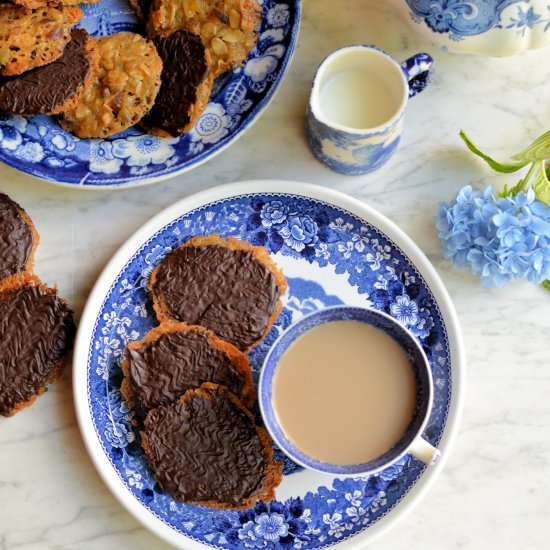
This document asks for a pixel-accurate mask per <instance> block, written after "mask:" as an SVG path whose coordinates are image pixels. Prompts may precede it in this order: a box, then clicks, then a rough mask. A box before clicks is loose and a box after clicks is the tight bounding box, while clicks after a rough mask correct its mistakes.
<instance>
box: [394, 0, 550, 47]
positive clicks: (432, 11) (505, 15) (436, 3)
mask: <svg viewBox="0 0 550 550" xmlns="http://www.w3.org/2000/svg"><path fill="white" fill-rule="evenodd" d="M392 2H393V4H394V5H395V6H396V8H397V9H398V10H399V11H400V13H401V14H402V15H403V17H404V18H405V19H406V20H407V21H408V22H409V23H410V24H411V26H412V27H413V28H414V29H415V30H416V31H417V32H419V33H420V34H421V35H422V36H423V37H424V38H426V39H427V40H429V41H430V42H432V44H434V45H436V46H438V47H440V48H442V49H444V50H447V51H450V52H457V53H471V54H480V55H490V56H505V55H515V54H518V53H521V52H524V51H526V50H530V49H535V48H540V47H542V46H546V45H548V44H550V1H547V0H392Z"/></svg>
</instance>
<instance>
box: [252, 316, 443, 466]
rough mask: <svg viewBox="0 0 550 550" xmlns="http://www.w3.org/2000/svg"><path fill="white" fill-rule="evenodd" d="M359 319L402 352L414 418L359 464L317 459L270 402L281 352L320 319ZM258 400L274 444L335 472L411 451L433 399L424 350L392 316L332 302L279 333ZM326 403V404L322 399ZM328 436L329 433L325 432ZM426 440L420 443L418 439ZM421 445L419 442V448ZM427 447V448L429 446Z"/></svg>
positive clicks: (431, 458)
mask: <svg viewBox="0 0 550 550" xmlns="http://www.w3.org/2000/svg"><path fill="white" fill-rule="evenodd" d="M338 321H358V322H361V323H366V324H368V325H370V326H373V327H376V328H378V329H380V330H382V331H384V332H385V333H386V334H387V335H388V336H390V337H391V338H392V339H393V340H394V341H396V342H397V343H398V344H399V346H400V347H401V348H402V349H403V350H404V351H405V353H406V355H407V357H408V358H409V360H410V363H411V366H412V368H413V370H414V375H415V379H416V392H417V396H416V406H415V410H414V413H413V418H412V421H411V423H410V424H409V426H408V427H407V430H406V431H405V433H404V434H403V436H402V437H401V439H400V440H399V441H398V442H397V443H396V444H395V445H394V446H393V447H392V448H391V449H390V450H389V451H387V452H386V453H384V454H383V455H381V456H379V457H377V458H375V459H373V460H370V461H368V462H363V463H360V464H352V465H339V464H331V463H328V462H322V461H320V460H317V459H315V458H313V457H311V456H309V455H307V454H306V453H304V452H303V451H301V450H300V449H299V448H298V447H297V446H296V445H295V444H294V442H293V441H291V440H290V439H289V438H288V437H287V436H286V434H285V433H284V431H283V429H282V427H281V425H280V424H279V421H278V419H277V414H276V411H275V408H274V406H273V381H274V378H275V375H276V373H277V367H278V365H279V364H280V361H281V358H282V356H283V355H284V354H285V352H286V351H287V350H288V348H289V347H290V346H291V345H292V343H293V342H295V341H296V340H297V339H298V338H299V337H300V336H302V335H304V334H305V333H307V332H309V331H310V330H312V329H313V328H315V327H318V326H320V325H323V324H325V323H333V322H338ZM258 401H259V404H260V410H261V413H262V417H263V420H264V423H265V427H266V428H267V430H268V431H269V433H270V434H271V436H272V437H273V439H274V440H275V442H276V443H277V445H278V446H279V448H280V449H281V450H282V451H283V452H284V453H285V454H286V455H287V456H288V457H289V458H290V459H291V460H293V461H294V462H296V463H298V464H300V465H301V466H303V467H304V468H310V469H312V470H315V471H317V472H321V473H325V474H331V475H337V476H358V475H369V474H373V473H375V472H379V471H380V470H382V469H384V468H387V467H389V466H391V465H392V464H395V463H396V462H397V461H398V460H400V459H401V458H402V457H403V456H404V455H405V454H406V453H407V452H409V451H410V450H411V448H412V447H413V445H414V444H415V442H416V441H417V440H418V438H419V437H420V434H422V432H423V431H424V428H425V427H426V424H427V422H428V418H429V415H430V411H431V408H432V403H433V382H432V376H431V373H430V366H429V362H428V359H427V357H426V354H425V353H424V351H423V350H422V348H421V346H420V345H419V344H418V342H417V340H416V339H415V338H414V336H413V335H412V334H411V333H410V332H409V331H408V330H407V329H405V328H404V327H403V326H402V325H400V324H399V323H398V322H397V321H396V320H395V319H393V318H392V317H390V316H389V315H387V314H386V313H383V312H381V311H377V310H375V309H371V308H363V307H349V306H334V307H330V308H326V309H321V310H318V311H315V312H313V313H310V314H309V315H306V316H305V317H303V318H302V319H301V320H300V321H298V322H297V323H295V324H293V325H291V326H290V327H289V328H288V329H287V330H286V331H285V332H283V333H282V334H281V336H279V338H278V339H277V341H276V342H275V343H274V344H273V346H272V348H271V349H270V351H269V353H268V354H267V356H266V358H265V360H264V364H263V367H262V371H261V374H260V381H259V386H258ZM327 406H330V403H327ZM327 437H329V438H330V434H327ZM423 443H425V442H423ZM423 446H424V445H421V447H423ZM430 447H431V446H430ZM428 456H429V458H428V460H427V462H429V463H430V462H435V460H436V459H437V458H438V457H439V452H438V451H437V450H436V449H435V448H433V452H432V453H428Z"/></svg>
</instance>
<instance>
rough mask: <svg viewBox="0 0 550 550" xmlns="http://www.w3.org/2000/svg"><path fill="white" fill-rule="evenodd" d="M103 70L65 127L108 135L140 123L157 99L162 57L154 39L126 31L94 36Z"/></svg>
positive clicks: (64, 116)
mask: <svg viewBox="0 0 550 550" xmlns="http://www.w3.org/2000/svg"><path fill="white" fill-rule="evenodd" d="M93 45H94V50H95V51H96V54H97V59H98V65H99V71H98V74H97V76H95V78H94V79H93V81H92V84H91V86H89V88H88V89H87V90H86V91H85V92H84V94H83V95H82V97H81V98H80V100H79V101H78V104H77V105H76V107H74V108H73V109H69V110H65V111H64V112H63V114H62V116H61V117H60V124H61V126H62V127H63V128H64V129H65V130H67V131H68V132H71V133H73V134H75V135H77V136H78V137H81V138H100V137H107V136H110V135H113V134H117V133H118V132H122V131H123V130H125V129H126V128H129V127H130V126H133V125H134V124H136V123H137V122H138V121H139V120H140V119H141V118H142V117H143V115H144V114H145V113H147V112H148V111H149V110H150V109H151V107H152V106H153V103H154V101H155V97H156V95H157V92H158V90H159V88H160V74H161V71H162V60H161V59H160V57H159V55H158V53H157V50H156V48H155V46H154V45H153V43H152V42H150V41H149V40H146V39H145V38H143V37H141V36H140V35H139V34H134V33H130V32H123V33H118V34H112V35H110V36H106V37H105V38H99V39H93Z"/></svg>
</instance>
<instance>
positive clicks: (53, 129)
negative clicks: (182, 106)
mask: <svg viewBox="0 0 550 550" xmlns="http://www.w3.org/2000/svg"><path fill="white" fill-rule="evenodd" d="M259 3H260V4H261V5H262V9H263V17H262V23H261V26H260V30H259V39H258V43H257V45H256V47H255V48H254V50H253V51H252V52H251V53H250V55H249V58H248V61H247V62H246V63H245V65H244V67H242V68H240V69H237V70H235V71H234V72H232V73H229V74H227V75H222V76H221V77H219V78H218V80H217V81H216V82H215V85H214V89H213V91H212V95H211V97H210V101H209V103H208V105H207V107H206V109H205V111H204V113H203V114H202V115H201V117H199V119H198V121H197V124H196V125H195V127H194V129H193V130H192V131H191V132H189V133H188V134H186V135H185V136H180V137H178V138H158V137H155V136H152V135H149V134H146V133H143V131H141V130H140V129H139V128H138V127H134V128H130V129H129V130H127V131H125V132H122V133H120V134H116V135H114V136H111V137H109V138H107V139H79V138H77V137H75V136H73V135H71V134H69V133H68V132H65V131H64V130H63V129H62V128H61V127H60V126H59V124H57V122H56V121H55V120H54V119H53V118H51V117H48V116H35V117H20V116H11V115H8V114H6V113H3V112H2V111H0V161H3V162H5V163H6V164H8V165H10V166H12V167H14V168H16V169H18V170H21V171H22V172H26V173H27V174H30V175H32V176H36V177H38V178H41V179H45V180H48V181H51V182H53V183H58V184H65V185H70V186H72V187H75V186H76V187H87V188H94V189H101V188H112V187H120V186H135V185H141V184H146V183H153V182H157V181H161V180H164V179H167V178H170V177H173V176H175V175H177V174H181V173H182V172H185V171H187V170H191V169H192V168H195V167H196V166H199V165H200V164H202V163H204V162H206V161H207V160H209V159H210V158H212V157H213V156H214V155H216V154H217V153H219V152H220V151H222V150H223V149H225V148H226V147H227V146H229V145H230V144H231V143H233V141H235V139H237V138H238V137H239V136H241V135H242V133H243V132H244V131H246V130H247V129H248V128H249V127H250V126H251V125H252V123H253V122H254V121H255V120H256V119H257V118H258V117H259V116H260V114H261V113H262V112H263V110H264V109H265V108H266V107H267V105H268V104H269V102H270V101H271V99H272V98H273V95H274V93H275V91H276V89H277V88H278V86H279V84H280V83H281V81H282V79H283V77H284V75H285V73H286V71H287V69H288V67H289V65H290V60H291V58H292V54H293V53H294V49H295V47H296V42H297V39H298V29H299V25H300V16H301V6H300V0H259ZM82 9H83V10H84V12H85V14H84V18H83V19H82V21H81V26H82V27H84V28H85V29H87V30H88V32H90V34H92V35H93V36H106V35H109V34H113V33H116V32H121V31H129V30H130V31H135V30H138V28H139V25H138V21H137V19H136V16H135V14H134V11H133V9H132V8H131V7H130V5H129V4H128V3H127V0H101V2H100V3H99V4H83V5H82Z"/></svg>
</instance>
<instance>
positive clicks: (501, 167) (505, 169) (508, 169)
mask: <svg viewBox="0 0 550 550" xmlns="http://www.w3.org/2000/svg"><path fill="white" fill-rule="evenodd" d="M459 135H460V137H461V138H462V140H463V141H464V143H465V144H466V147H468V149H470V151H472V153H474V155H477V156H478V157H481V158H482V159H483V160H484V161H485V162H486V163H487V164H488V165H489V166H490V167H491V168H492V169H493V170H495V171H496V172H501V173H502V174H511V173H512V172H517V171H518V170H521V169H522V168H523V167H524V166H527V165H528V164H529V163H530V162H532V161H528V160H527V161H522V162H520V163H519V164H504V163H502V162H497V161H496V160H494V159H492V158H491V157H489V156H487V155H486V154H485V153H482V152H481V151H480V150H479V149H478V148H477V147H476V146H475V145H474V144H473V143H472V141H471V140H470V138H469V137H468V136H467V135H466V134H465V133H464V131H463V130H460V134H459Z"/></svg>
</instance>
